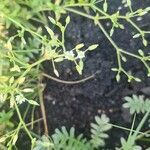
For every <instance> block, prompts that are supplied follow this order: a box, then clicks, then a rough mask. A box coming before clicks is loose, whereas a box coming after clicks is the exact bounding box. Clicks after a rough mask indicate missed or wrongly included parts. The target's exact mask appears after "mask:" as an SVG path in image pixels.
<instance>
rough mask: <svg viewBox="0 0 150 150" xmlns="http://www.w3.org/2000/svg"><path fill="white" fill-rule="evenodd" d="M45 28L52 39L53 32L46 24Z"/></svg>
mask: <svg viewBox="0 0 150 150" xmlns="http://www.w3.org/2000/svg"><path fill="white" fill-rule="evenodd" d="M45 28H46V30H47V32H48V33H49V35H50V36H51V38H52V39H53V38H54V36H55V34H54V32H53V31H52V30H51V29H50V28H49V27H47V26H45Z"/></svg>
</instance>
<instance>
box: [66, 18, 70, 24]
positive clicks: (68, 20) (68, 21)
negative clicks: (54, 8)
mask: <svg viewBox="0 0 150 150" xmlns="http://www.w3.org/2000/svg"><path fill="white" fill-rule="evenodd" d="M69 23H70V16H68V17H67V18H66V25H68V24H69Z"/></svg>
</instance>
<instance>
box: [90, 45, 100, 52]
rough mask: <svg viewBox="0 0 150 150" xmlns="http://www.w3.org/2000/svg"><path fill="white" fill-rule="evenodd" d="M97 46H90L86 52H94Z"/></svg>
mask: <svg viewBox="0 0 150 150" xmlns="http://www.w3.org/2000/svg"><path fill="white" fill-rule="evenodd" d="M98 46H99V45H98V44H94V45H91V46H89V47H88V50H89V51H93V50H95V49H96V48H97V47H98Z"/></svg>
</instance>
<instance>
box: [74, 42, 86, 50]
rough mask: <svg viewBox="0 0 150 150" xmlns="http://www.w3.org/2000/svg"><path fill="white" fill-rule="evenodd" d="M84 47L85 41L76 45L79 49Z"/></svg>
mask: <svg viewBox="0 0 150 150" xmlns="http://www.w3.org/2000/svg"><path fill="white" fill-rule="evenodd" d="M82 47H84V44H83V43H81V44H78V45H77V46H76V47H75V49H77V50H79V49H81V48H82Z"/></svg>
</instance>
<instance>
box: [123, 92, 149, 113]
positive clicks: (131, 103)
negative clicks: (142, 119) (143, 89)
mask: <svg viewBox="0 0 150 150" xmlns="http://www.w3.org/2000/svg"><path fill="white" fill-rule="evenodd" d="M124 99H125V100H126V103H125V104H124V105H123V107H124V108H129V109H130V113H131V114H134V113H135V112H136V113H141V112H142V113H145V112H147V111H149V109H150V99H148V98H146V99H144V96H143V95H140V96H137V95H133V96H132V97H129V96H127V97H125V98H124Z"/></svg>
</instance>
